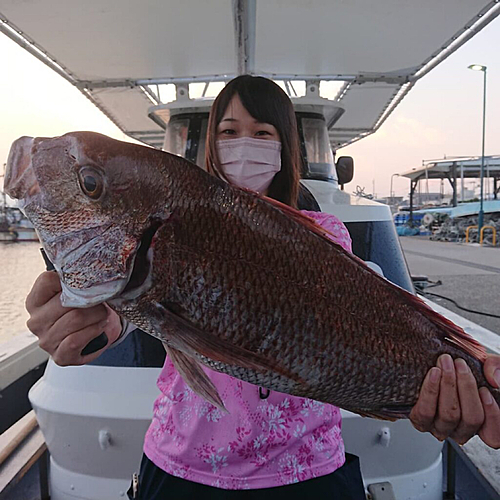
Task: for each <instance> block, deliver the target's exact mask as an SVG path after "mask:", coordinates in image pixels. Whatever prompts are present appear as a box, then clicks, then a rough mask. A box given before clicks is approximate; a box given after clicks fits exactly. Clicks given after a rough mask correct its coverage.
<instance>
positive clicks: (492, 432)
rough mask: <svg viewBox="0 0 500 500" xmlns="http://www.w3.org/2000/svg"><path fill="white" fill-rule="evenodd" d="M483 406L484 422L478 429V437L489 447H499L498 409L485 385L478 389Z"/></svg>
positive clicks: (499, 411) (499, 414) (499, 417)
mask: <svg viewBox="0 0 500 500" xmlns="http://www.w3.org/2000/svg"><path fill="white" fill-rule="evenodd" d="M479 394H480V395H481V401H482V403H483V407H484V424H483V426H482V427H481V430H480V431H479V437H480V438H481V439H482V440H483V441H484V442H485V443H486V444H487V445H488V446H490V447H491V448H495V449H496V450H498V449H499V448H500V409H499V408H498V404H497V402H496V401H495V400H494V399H493V397H492V395H491V393H490V391H489V390H488V389H486V387H481V389H479Z"/></svg>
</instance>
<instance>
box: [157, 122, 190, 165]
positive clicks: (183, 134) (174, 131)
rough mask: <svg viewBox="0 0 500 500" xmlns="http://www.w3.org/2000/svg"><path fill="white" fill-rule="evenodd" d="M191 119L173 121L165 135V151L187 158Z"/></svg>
mask: <svg viewBox="0 0 500 500" xmlns="http://www.w3.org/2000/svg"><path fill="white" fill-rule="evenodd" d="M188 131H189V118H182V119H180V120H179V119H178V120H176V119H171V120H170V121H169V123H168V127H167V132H166V134H165V142H164V143H163V150H164V151H167V152H168V153H173V154H175V155H179V156H184V157H185V156H186V145H187V139H188Z"/></svg>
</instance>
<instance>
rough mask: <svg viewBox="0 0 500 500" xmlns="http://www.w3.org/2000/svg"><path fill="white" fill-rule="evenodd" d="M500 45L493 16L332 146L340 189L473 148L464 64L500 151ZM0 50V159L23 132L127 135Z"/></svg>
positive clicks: (36, 66)
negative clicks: (370, 128)
mask: <svg viewBox="0 0 500 500" xmlns="http://www.w3.org/2000/svg"><path fill="white" fill-rule="evenodd" d="M422 36H425V34H424V33H423V34H422ZM499 47H500V18H497V19H495V20H494V21H492V22H491V23H490V24H489V25H488V26H487V27H486V28H485V29H483V30H482V31H481V32H480V33H479V34H477V35H476V36H475V37H474V38H473V39H472V40H470V41H469V42H468V43H466V44H465V45H464V46H463V47H461V48H460V49H458V51H456V52H455V53H454V54H452V55H451V56H450V57H449V58H448V59H446V60H445V61H444V62H443V63H441V64H440V65H439V66H437V68H435V69H434V70H432V71H431V73H429V74H428V75H426V76H425V77H424V78H423V79H422V80H420V81H419V82H418V83H417V84H416V85H415V87H414V88H413V89H412V90H411V91H410V93H409V94H408V96H407V97H406V98H405V99H404V100H403V101H402V103H401V104H400V105H399V106H398V107H397V108H396V110H395V111H394V112H393V113H392V114H391V115H390V117H389V118H388V119H387V120H386V122H385V123H384V124H383V125H382V127H381V128H380V129H379V130H378V131H377V132H376V133H375V134H373V135H371V136H369V137H367V138H365V139H363V140H361V141H359V142H357V143H355V144H353V145H351V146H349V147H347V148H344V149H341V150H339V152H338V155H351V156H353V157H354V161H355V177H354V180H353V181H352V183H351V184H349V185H347V186H346V190H347V191H354V190H355V189H356V185H360V186H362V187H365V191H366V192H367V193H372V192H373V187H374V186H375V193H376V194H377V195H378V196H388V195H389V186H390V179H391V175H392V174H394V173H401V172H404V171H406V170H410V169H411V168H413V167H419V166H421V164H422V160H427V159H437V158H442V157H443V155H447V156H468V155H480V153H481V133H482V129H481V127H482V99H483V90H482V89H483V74H482V73H481V72H476V71H470V70H468V69H467V66H469V65H470V64H482V65H485V66H487V67H488V74H487V75H488V76H487V78H488V80H487V87H488V88H487V115H486V154H487V155H493V154H497V155H498V154H500V91H499V89H500V50H499ZM436 49H437V47H436ZM0 54H1V55H2V70H1V72H0V75H1V78H0V112H1V115H0V163H1V164H3V163H5V162H6V161H7V155H8V151H9V148H10V145H11V143H12V142H13V141H14V140H16V139H17V138H18V137H20V136H23V135H29V136H46V137H50V136H56V135H60V134H63V133H66V132H69V131H73V130H94V131H97V132H101V133H104V134H106V135H109V136H112V137H115V138H117V139H122V140H128V138H127V137H126V136H125V135H124V134H123V133H122V132H121V131H120V130H119V129H118V128H117V127H115V125H114V124H113V123H111V122H110V121H109V120H108V119H107V118H106V117H105V116H104V115H103V114H102V113H101V112H100V111H99V110H98V109H97V108H95V107H94V106H93V105H92V104H91V103H90V102H89V101H88V100H87V99H86V98H85V97H84V96H83V95H82V94H81V93H80V92H79V91H78V90H76V89H75V88H74V87H72V86H71V85H70V84H69V83H68V82H66V81H65V80H64V79H63V78H61V77H60V76H58V75H57V74H56V73H54V72H52V71H51V70H50V69H49V68H47V67H46V66H45V65H44V64H43V63H41V62H40V61H38V60H37V59H35V58H34V57H33V56H31V55H30V54H28V53H27V52H26V51H24V50H23V49H21V48H20V47H19V46H18V45H17V44H15V43H14V42H12V41H11V40H10V39H8V38H7V37H6V36H4V35H3V34H0ZM70 69H71V68H70ZM438 182H439V181H433V182H431V185H430V186H429V190H430V191H439V184H438ZM446 187H447V188H448V186H446ZM394 191H395V194H396V195H397V196H406V195H407V194H408V191H409V181H408V180H406V179H403V178H398V177H395V178H394Z"/></svg>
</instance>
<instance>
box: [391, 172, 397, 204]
mask: <svg viewBox="0 0 500 500" xmlns="http://www.w3.org/2000/svg"><path fill="white" fill-rule="evenodd" d="M394 177H399V174H392V175H391V192H390V194H391V205H392V204H394V191H393V190H392V179H394Z"/></svg>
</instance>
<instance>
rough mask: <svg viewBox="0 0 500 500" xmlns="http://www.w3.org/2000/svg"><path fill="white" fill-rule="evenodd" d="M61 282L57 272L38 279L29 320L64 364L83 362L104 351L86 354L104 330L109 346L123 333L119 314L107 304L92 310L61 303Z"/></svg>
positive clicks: (46, 348)
mask: <svg viewBox="0 0 500 500" xmlns="http://www.w3.org/2000/svg"><path fill="white" fill-rule="evenodd" d="M60 296H61V282H60V281H59V276H58V275H57V274H56V273H54V272H44V273H42V274H41V275H40V276H39V277H38V279H37V280H36V282H35V284H34V285H33V288H32V289H31V291H30V293H29V295H28V297H27V298H26V309H27V311H28V313H29V314H30V318H29V320H28V322H27V323H26V324H27V326H28V328H29V329H30V331H31V332H33V333H34V334H35V335H36V336H37V337H38V339H39V345H40V347H41V348H42V349H43V350H44V351H47V352H48V353H49V354H50V355H51V356H52V358H53V359H54V361H55V362H56V363H57V364H58V365H61V366H68V365H83V364H85V363H89V362H90V361H92V360H94V359H95V358H97V357H98V356H99V355H100V354H102V352H103V349H105V348H106V347H107V346H106V347H104V348H103V349H100V350H99V351H97V352H95V353H93V354H89V355H87V356H82V355H81V352H82V350H83V349H84V348H85V346H86V345H87V344H88V343H89V342H90V341H91V340H92V339H93V338H95V337H97V336H99V334H100V333H102V332H103V331H104V332H105V333H106V335H107V337H108V344H107V345H108V346H109V345H111V344H112V343H113V342H114V341H115V340H116V339H117V338H118V337H119V335H120V332H121V322H120V318H119V316H118V314H116V313H115V312H114V311H112V310H111V309H110V308H109V307H108V306H107V305H106V304H99V305H97V306H94V307H89V308H88V309H72V308H68V307H63V306H62V305H61V298H60Z"/></svg>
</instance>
